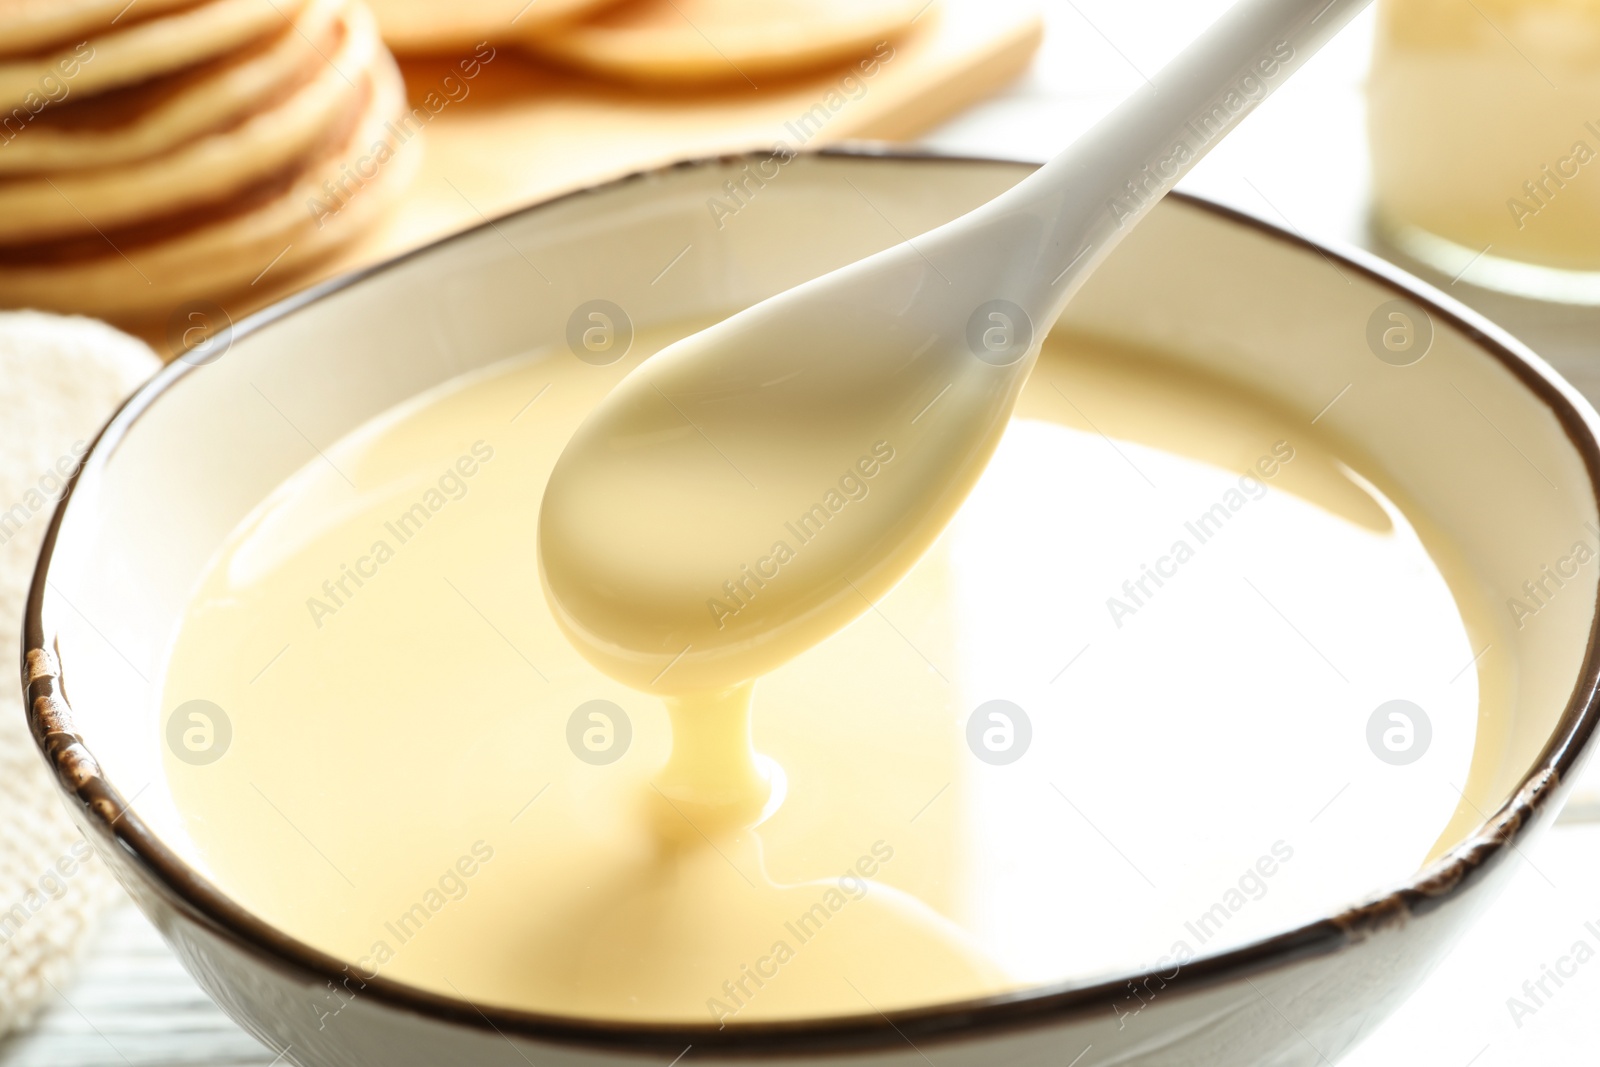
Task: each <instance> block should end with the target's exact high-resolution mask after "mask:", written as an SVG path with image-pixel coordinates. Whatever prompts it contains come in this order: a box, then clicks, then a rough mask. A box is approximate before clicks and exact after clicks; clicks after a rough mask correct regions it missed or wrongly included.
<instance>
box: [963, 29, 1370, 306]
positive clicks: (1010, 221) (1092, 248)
mask: <svg viewBox="0 0 1600 1067" xmlns="http://www.w3.org/2000/svg"><path fill="white" fill-rule="evenodd" d="M1367 2H1368V0H1240V2H1238V3H1236V4H1235V5H1234V6H1233V7H1232V8H1231V9H1230V10H1229V11H1228V12H1227V13H1226V14H1224V15H1223V16H1222V17H1221V18H1220V19H1218V20H1217V22H1216V23H1215V24H1214V25H1212V26H1211V27H1210V28H1209V29H1208V30H1207V31H1206V32H1205V33H1204V34H1203V35H1201V36H1200V37H1199V38H1198V39H1197V40H1196V41H1195V42H1194V43H1193V44H1191V45H1189V47H1188V48H1186V49H1185V50H1184V51H1183V52H1182V53H1181V54H1180V55H1179V56H1178V57H1177V58H1176V59H1174V60H1172V62H1170V63H1169V64H1168V65H1167V66H1166V67H1164V68H1163V69H1162V70H1161V72H1160V73H1159V74H1157V75H1156V76H1155V78H1154V79H1151V80H1147V81H1146V83H1145V84H1144V85H1142V86H1140V87H1139V89H1138V90H1136V91H1135V92H1134V93H1133V95H1132V96H1131V97H1129V98H1128V99H1127V100H1125V101H1124V102H1123V103H1121V104H1120V105H1118V106H1117V108H1116V109H1115V110H1114V111H1112V113H1111V114H1110V115H1108V116H1106V117H1105V118H1104V119H1102V120H1101V121H1100V123H1099V124H1098V125H1096V126H1095V127H1094V128H1093V129H1091V130H1090V131H1089V132H1088V133H1087V134H1085V135H1084V136H1082V137H1080V138H1079V139H1078V140H1077V141H1075V142H1074V143H1073V144H1072V145H1071V146H1070V147H1068V148H1067V149H1066V150H1065V151H1063V152H1062V153H1061V154H1060V155H1058V156H1056V158H1055V159H1053V160H1051V161H1050V162H1049V163H1047V164H1046V165H1045V166H1043V167H1042V168H1040V169H1039V170H1038V171H1037V172H1035V173H1034V174H1033V175H1031V176H1029V177H1028V178H1027V179H1026V180H1025V181H1023V182H1022V183H1020V184H1019V185H1018V186H1016V187H1015V188H1014V189H1012V190H1011V191H1010V192H1008V193H1007V194H1005V195H1004V196H1002V197H1000V198H998V199H997V200H995V201H994V202H992V203H991V204H989V205H987V206H986V207H984V208H980V209H979V210H978V212H975V213H974V214H975V215H979V216H988V217H989V219H988V221H992V222H994V223H998V224H1000V225H1001V226H1002V227H1003V228H1004V229H1005V231H1006V232H1008V233H1010V234H1013V235H1014V234H1017V233H1019V232H1026V233H1030V234H1032V235H1034V238H1033V239H1035V240H1036V241H1037V243H1036V245H1035V247H1034V248H1033V249H1032V253H1033V254H1032V255H1031V256H1030V255H1028V254H1027V253H1028V251H1029V250H1028V249H1022V250H1021V251H1022V252H1023V254H1022V255H1020V256H1019V255H1018V251H1019V249H1018V248H1017V247H1016V245H1015V243H1013V242H1011V241H1005V242H985V243H986V244H987V245H988V249H987V251H988V254H989V255H991V256H993V262H992V264H991V265H990V267H989V269H990V270H991V271H992V276H995V277H1001V278H1006V279H1008V280H1010V281H1011V282H1012V284H1010V285H1007V286H1005V288H1008V289H1010V290H1011V291H1012V292H1015V293H1017V294H1018V295H1019V296H1020V297H1022V300H1021V303H1022V306H1023V307H1024V308H1026V309H1027V310H1028V312H1029V314H1030V315H1033V316H1034V317H1035V321H1043V322H1044V323H1049V322H1053V321H1054V320H1055V318H1056V316H1057V315H1059V314H1060V312H1061V309H1062V308H1063V307H1065V306H1066V303H1067V300H1068V299H1069V298H1070V297H1071V296H1072V294H1073V293H1074V292H1075V291H1076V290H1077V289H1078V287H1079V285H1081V284H1082V282H1083V280H1084V279H1085V278H1087V277H1088V276H1089V274H1090V273H1091V272H1093V270H1094V269H1095V267H1096V266H1098V265H1099V263H1100V261H1101V260H1103V259H1104V258H1105V257H1106V255H1107V254H1108V253H1109V252H1110V251H1111V249H1112V248H1113V247H1115V246H1116V244H1117V242H1118V241H1120V240H1121V239H1122V237H1123V236H1124V235H1126V234H1127V233H1128V232H1129V231H1130V230H1132V229H1133V226H1134V224H1135V223H1137V222H1138V221H1139V220H1140V219H1141V218H1142V217H1143V216H1144V214H1145V213H1146V212H1147V211H1149V210H1150V208H1152V207H1153V206H1155V204H1156V203H1157V202H1158V201H1159V200H1160V199H1161V198H1162V196H1164V195H1165V194H1166V193H1167V191H1168V190H1170V189H1171V188H1172V187H1173V185H1175V184H1176V183H1177V181H1178V179H1179V178H1181V177H1183V176H1184V175H1185V174H1186V173H1188V171H1189V170H1190V168H1192V167H1193V166H1194V165H1195V163H1197V162H1198V161H1199V160H1200V159H1201V158H1202V157H1204V156H1205V154H1206V153H1207V152H1208V151H1210V150H1211V148H1212V147H1213V146H1215V145H1216V144H1217V142H1218V141H1220V140H1221V139H1222V138H1223V137H1224V136H1225V135H1226V134H1227V133H1228V132H1229V131H1231V130H1232V129H1233V127H1234V126H1236V125H1237V124H1238V123H1239V121H1240V120H1241V119H1243V118H1244V117H1245V116H1246V115H1248V114H1249V113H1250V112H1251V111H1252V110H1254V109H1255V107H1256V105H1257V104H1259V103H1260V102H1261V101H1262V100H1264V99H1266V97H1267V96H1268V95H1270V94H1271V93H1272V92H1273V90H1275V89H1276V88H1277V87H1278V86H1280V85H1282V84H1283V83H1284V82H1285V81H1287V80H1288V79H1289V76H1290V75H1291V74H1293V73H1294V71H1295V70H1297V69H1298V68H1299V67H1300V66H1301V65H1302V64H1303V63H1305V61H1306V60H1308V59H1310V58H1311V56H1312V55H1314V54H1315V53H1316V52H1317V50H1318V49H1320V48H1321V47H1322V46H1323V45H1324V44H1325V43H1327V41H1328V40H1329V39H1330V38H1331V37H1333V36H1334V34H1335V33H1337V32H1338V31H1339V30H1340V29H1341V28H1342V27H1343V26H1344V24H1345V23H1347V22H1348V21H1350V19H1351V18H1353V17H1354V16H1355V15H1356V14H1357V13H1358V12H1359V11H1360V10H1361V9H1362V8H1364V7H1365V6H1366V5H1367ZM1019 215H1020V216H1023V217H1024V218H1023V219H1021V220H1019V218H1018V216H1019ZM1024 220H1025V221H1026V223H1027V224H1026V225H1019V222H1021V221H1024ZM974 221H977V219H976V218H974ZM981 244H984V243H979V246H980V247H981ZM997 245H1005V246H1006V247H997ZM969 247H971V246H969Z"/></svg>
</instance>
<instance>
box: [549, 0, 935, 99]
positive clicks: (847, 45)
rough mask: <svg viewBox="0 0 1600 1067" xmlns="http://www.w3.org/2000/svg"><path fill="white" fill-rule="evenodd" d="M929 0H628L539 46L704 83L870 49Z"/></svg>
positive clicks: (623, 71)
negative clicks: (620, 5) (628, 0)
mask: <svg viewBox="0 0 1600 1067" xmlns="http://www.w3.org/2000/svg"><path fill="white" fill-rule="evenodd" d="M925 6H926V0H630V2H629V3H627V4H625V5H624V6H622V7H618V8H614V9H611V10H608V11H605V12H603V13H601V14H600V15H598V16H596V17H595V18H592V19H589V20H587V21H584V22H580V23H575V24H573V25H570V26H566V27H562V28H560V29H557V30H546V31H544V32H538V33H530V34H523V35H522V37H521V38H520V39H521V40H522V41H523V42H524V44H525V45H526V47H527V48H528V49H529V50H531V51H533V52H534V53H536V54H538V55H541V56H543V57H545V58H547V59H552V60H555V61H556V62H559V63H562V64H566V65H570V66H574V67H578V68H580V69H584V70H589V71H593V72H595V73H598V74H603V75H607V76H609V77H614V78H622V79H626V80H628V81H635V82H645V83H664V84H697V83H714V82H728V81H747V80H752V79H755V78H757V77H759V76H761V75H769V76H771V75H785V74H793V73H798V72H799V71H802V70H808V69H812V68H815V67H820V66H826V65H828V64H831V63H836V62H843V61H845V60H848V59H852V58H864V57H868V56H870V55H871V54H872V53H873V49H874V47H875V46H876V45H878V44H879V43H880V42H885V41H887V40H889V39H890V38H893V37H895V36H897V35H898V34H901V33H903V32H905V31H906V30H907V29H909V28H910V26H911V23H912V21H913V20H915V19H916V18H917V16H918V13H919V12H920V11H921V10H922V9H923V8H924V7H925Z"/></svg>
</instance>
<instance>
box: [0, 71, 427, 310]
mask: <svg viewBox="0 0 1600 1067" xmlns="http://www.w3.org/2000/svg"><path fill="white" fill-rule="evenodd" d="M358 85H359V87H360V88H361V106H360V107H359V110H358V112H357V113H356V114H355V115H353V116H352V120H353V121H350V122H349V123H348V124H347V128H346V129H345V130H343V131H341V135H340V136H338V137H335V138H332V139H331V140H332V141H333V142H334V143H332V144H331V145H330V146H328V147H327V148H326V150H323V151H319V152H316V153H313V155H312V156H311V157H310V158H308V159H306V160H304V161H302V162H300V163H298V164H296V165H294V166H292V167H290V168H286V169H285V171H284V172H283V173H281V174H279V175H274V176H272V177H271V178H269V179H268V180H266V181H264V182H263V183H261V185H260V186H258V187H257V188H256V189H254V190H250V191H249V192H248V193H247V194H245V195H241V196H240V197H238V198H237V199H236V200H235V201H234V202H233V203H230V204H229V205H227V206H226V207H222V206H215V207H213V208H212V209H211V211H210V212H207V213H202V214H201V216H200V217H198V218H188V219H185V218H181V217H180V218H175V219H169V220H162V221H160V222H159V223H154V224H145V225H143V226H140V227H135V228H132V229H130V230H127V231H117V232H113V231H108V232H107V233H106V234H105V236H104V237H101V236H99V235H95V236H94V237H93V238H91V239H87V240H82V239H74V240H71V241H67V242H62V243H58V244H48V245H42V246H30V247H28V248H24V249H10V250H5V251H0V304H3V305H7V306H26V307H37V308H44V309H48V310H59V311H78V312H83V313H87V314H94V315H100V316H103V317H110V318H118V319H121V320H124V321H128V320H134V319H144V320H151V319H154V318H157V317H164V316H165V315H167V314H169V313H170V312H171V311H172V310H173V309H174V308H176V307H177V305H178V304H180V303H182V302H183V301H185V300H191V299H195V298H199V297H206V298H211V299H223V298H225V297H227V296H228V295H229V294H230V293H237V292H240V291H242V290H246V289H248V288H250V286H251V285H252V284H254V283H256V282H257V281H259V280H260V279H261V277H262V276H263V275H267V274H269V273H270V274H271V275H272V276H274V277H276V276H281V275H282V274H284V273H288V272H290V271H292V270H294V269H298V268H301V267H304V266H306V265H308V264H311V263H314V262H316V261H318V260H320V259H323V258H325V257H327V256H328V255H330V254H331V253H333V252H334V251H336V250H337V249H339V248H340V247H342V246H344V245H346V244H348V243H349V242H351V241H352V240H354V239H355V238H357V237H359V236H360V235H361V234H363V233H364V232H366V231H367V230H368V229H370V228H371V226H372V225H373V223H375V222H376V221H378V220H379V219H381V218H382V217H383V216H384V215H385V214H386V213H387V211H388V209H389V207H390V206H391V205H392V204H393V202H394V201H395V199H396V198H397V196H398V194H399V193H400V192H401V191H403V190H404V188H405V186H406V185H407V183H408V182H409V180H410V178H411V176H412V175H413V174H414V173H415V171H416V168H417V165H418V162H419V159H420V156H421V148H422V146H421V144H420V143H418V142H415V141H411V142H407V143H405V144H402V145H400V146H399V147H398V148H396V147H395V135H394V134H393V133H392V132H391V130H392V128H393V127H392V120H393V119H394V118H395V117H396V116H398V115H399V114H400V113H401V112H402V111H403V110H404V108H405V104H406V98H405V85H404V83H403V82H402V81H401V78H400V71H399V68H398V67H397V66H396V65H395V63H394V60H393V59H392V58H391V57H390V56H389V55H388V54H387V52H379V53H378V55H377V57H376V59H375V61H374V63H373V66H372V69H371V70H370V71H369V72H368V73H366V74H364V75H363V76H362V77H361V78H360V79H358ZM385 157H387V158H386V159H385ZM319 208H320V210H319Z"/></svg>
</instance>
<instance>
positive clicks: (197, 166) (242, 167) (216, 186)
mask: <svg viewBox="0 0 1600 1067" xmlns="http://www.w3.org/2000/svg"><path fill="white" fill-rule="evenodd" d="M341 26H342V28H343V30H344V32H343V33H342V34H341V37H342V39H341V41H340V43H339V46H338V51H336V52H334V53H332V54H330V56H329V61H328V62H326V63H323V64H320V65H319V67H318V68H317V69H316V73H315V75H314V76H313V77H312V79H311V80H310V81H308V82H307V83H306V84H305V85H303V86H301V87H300V88H298V89H297V90H295V91H294V92H292V93H290V94H289V95H288V96H287V97H286V98H285V99H283V100H282V101H281V102H280V103H278V104H277V105H276V106H273V107H269V108H266V109H265V110H263V111H260V112H258V113H256V114H254V115H251V116H250V117H249V118H247V119H246V120H245V121H243V122H241V123H240V124H239V125H237V126H235V127H233V128H232V129H228V130H224V131H221V132H218V133H214V134H210V135H207V136H205V137H201V138H199V139H198V140H195V141H193V142H191V143H189V144H188V145H185V146H183V147H181V148H178V149H176V150H175V151H172V152H169V153H167V154H166V155H163V156H157V157H155V158H153V159H148V160H143V161H141V162H138V163H133V164H130V165H127V166H121V167H108V168H102V169H98V170H91V171H81V172H72V173H64V174H55V175H45V176H40V177H27V178H15V179H11V180H9V181H0V245H16V244H20V243H23V242H29V241H40V240H45V239H49V238H56V237H65V236H71V235H73V234H89V233H95V234H97V233H100V232H103V231H110V230H112V229H115V228H117V227H120V226H125V225H128V224H130V223H134V222H139V221H141V220H144V219H149V218H154V217H158V216H161V215H163V214H167V213H170V212H174V211H178V210H181V209H185V208H192V207H194V206H196V205H203V204H207V203H212V202H215V201H218V200H221V199H224V198H226V197H228V196H230V195H232V194H233V193H235V192H237V191H238V190H240V189H244V188H247V187H249V186H250V185H253V184H255V183H256V182H259V181H260V180H261V179H262V178H263V177H264V176H266V175H269V174H272V173H275V172H278V171H280V170H282V169H283V168H284V167H285V166H287V165H289V164H290V163H292V162H293V161H295V160H296V159H299V158H301V157H303V156H304V155H305V154H306V153H307V152H308V151H310V150H311V149H312V147H313V146H314V145H315V144H316V143H317V142H318V141H319V140H320V139H321V138H322V137H323V136H324V135H325V133H326V132H327V130H328V129H329V128H330V127H331V126H333V125H335V124H336V123H337V120H338V117H339V115H340V114H341V113H342V112H344V111H347V110H348V109H349V108H350V106H351V101H352V99H353V97H354V94H355V92H356V85H355V82H354V81H352V78H354V77H359V75H360V73H361V72H362V71H364V70H366V69H367V68H368V67H370V66H371V65H372V61H373V58H374V56H376V55H377V54H378V51H379V49H380V44H379V42H378V35H377V27H376V25H375V23H374V21H373V18H372V14H371V13H370V12H369V11H368V10H367V9H366V8H365V7H364V6H362V5H359V4H357V5H355V6H353V7H352V8H350V9H349V10H348V12H347V13H346V14H345V15H343V16H342V17H341ZM347 71H348V72H350V73H348V74H347V73H346V72H347Z"/></svg>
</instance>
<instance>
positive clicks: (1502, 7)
mask: <svg viewBox="0 0 1600 1067" xmlns="http://www.w3.org/2000/svg"><path fill="white" fill-rule="evenodd" d="M1367 123H1368V136H1369V139H1370V142H1371V148H1372V166H1373V198H1374V213H1375V220H1376V225H1377V227H1378V229H1379V231H1380V233H1381V235H1382V236H1383V237H1384V238H1386V239H1387V240H1388V241H1390V242H1391V243H1392V244H1394V245H1395V246H1397V247H1398V248H1399V249H1400V250H1401V251H1403V252H1405V253H1407V254H1409V255H1411V256H1413V257H1415V258H1416V259H1419V260H1421V261H1422V262H1424V263H1426V264H1427V265H1429V266H1431V267H1434V268H1435V269H1437V270H1439V271H1441V272H1443V273H1445V274H1447V275H1449V276H1451V277H1452V278H1458V277H1463V276H1464V277H1465V279H1466V280H1467V281H1468V282H1470V283H1473V284H1478V285H1483V286H1486V287H1489V288H1495V289H1501V290H1504V291H1509V292H1514V293H1517V294H1519V295H1523V296H1530V297H1534V298H1537V299H1546V300H1559V301H1570V302H1579V303H1600V0H1381V2H1380V4H1379V13H1378V31H1377V42H1376V46H1375V52H1374V55H1373V65H1372V72H1371V75H1370V80H1369V84H1368V120H1367Z"/></svg>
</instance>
